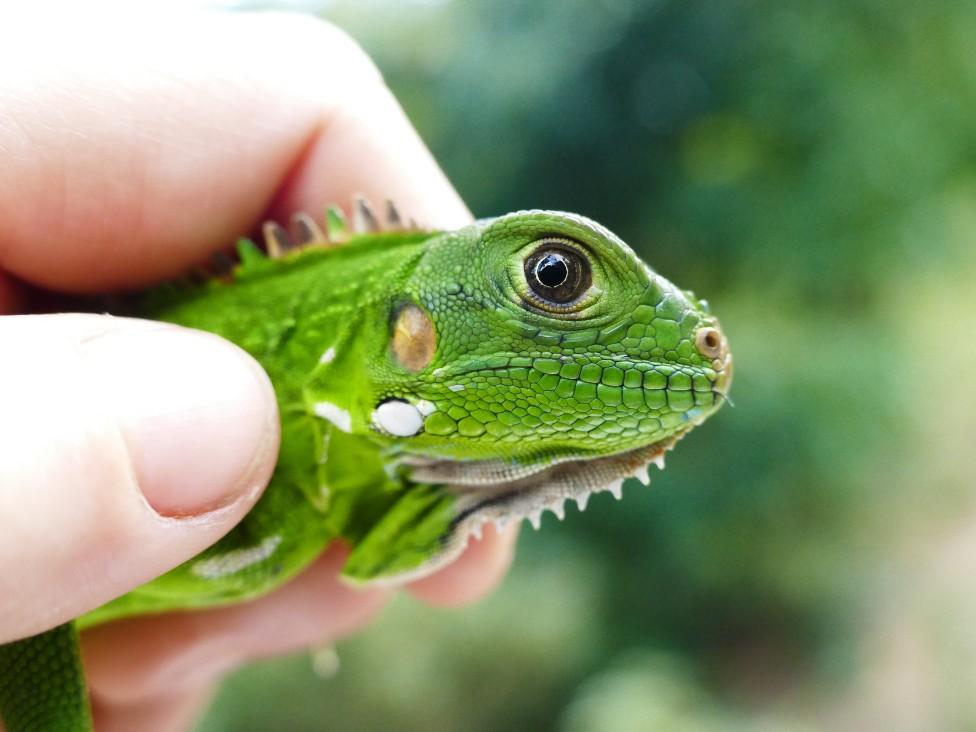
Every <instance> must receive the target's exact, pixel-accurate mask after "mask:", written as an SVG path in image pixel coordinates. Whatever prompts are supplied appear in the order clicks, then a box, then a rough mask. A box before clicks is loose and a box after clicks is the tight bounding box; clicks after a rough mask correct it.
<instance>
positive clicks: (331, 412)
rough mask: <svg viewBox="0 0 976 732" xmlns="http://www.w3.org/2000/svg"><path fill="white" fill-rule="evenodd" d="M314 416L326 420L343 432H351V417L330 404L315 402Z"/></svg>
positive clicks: (340, 408)
mask: <svg viewBox="0 0 976 732" xmlns="http://www.w3.org/2000/svg"><path fill="white" fill-rule="evenodd" d="M315 415H316V416H317V417H321V418H322V419H327V420H328V421H329V422H331V423H332V424H334V425H335V426H336V427H338V428H339V429H340V430H342V431H343V432H352V417H351V416H349V412H347V411H346V410H345V409H343V408H342V407H337V406H336V405H335V404H332V403H331V402H317V403H316V405H315Z"/></svg>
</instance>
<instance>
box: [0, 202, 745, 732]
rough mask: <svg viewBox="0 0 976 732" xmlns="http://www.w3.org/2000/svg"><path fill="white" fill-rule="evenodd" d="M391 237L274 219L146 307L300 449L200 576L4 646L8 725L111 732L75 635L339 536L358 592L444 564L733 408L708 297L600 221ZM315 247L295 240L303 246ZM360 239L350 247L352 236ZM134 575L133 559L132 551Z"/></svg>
mask: <svg viewBox="0 0 976 732" xmlns="http://www.w3.org/2000/svg"><path fill="white" fill-rule="evenodd" d="M383 218H384V222H383V223H382V225H381V224H380V222H379V220H378V217H377V215H376V214H374V212H373V210H372V209H371V208H370V207H369V205H368V204H367V203H366V202H365V201H364V200H359V201H357V205H356V209H355V216H354V223H355V225H354V226H353V227H352V231H349V230H348V229H347V227H346V224H345V220H344V219H343V217H342V214H341V213H340V212H339V211H338V210H337V209H334V208H333V209H330V210H329V211H328V212H327V214H326V220H325V226H324V229H325V231H324V232H323V231H322V230H321V229H320V227H319V226H318V225H317V224H316V223H315V221H314V220H313V219H311V218H310V217H308V216H305V215H299V216H296V217H295V220H294V234H293V235H290V234H289V233H288V232H286V231H285V230H284V229H283V228H282V227H281V226H278V225H276V224H267V225H266V226H265V239H266V250H267V253H266V254H265V253H264V252H262V251H261V250H260V249H259V248H258V247H257V246H256V245H255V244H253V243H252V242H251V241H249V240H246V239H245V240H242V241H241V242H239V244H238V259H239V261H238V262H237V264H236V265H235V266H234V267H233V270H232V272H230V273H229V274H227V275H225V276H222V277H215V278H212V279H210V280H209V281H207V282H204V283H201V284H198V285H194V286H183V287H180V286H176V285H171V286H164V287H161V288H158V289H156V290H153V291H150V292H149V293H147V294H146V295H145V296H144V297H143V298H141V300H140V301H139V306H138V314H140V315H141V316H143V317H149V318H155V319H159V320H165V321H171V322H173V323H178V324H182V325H185V326H189V327H193V328H199V329H203V330H208V331H212V332H214V333H217V334H219V335H221V336H223V337H225V338H228V339H230V340H231V341H233V342H235V343H237V344H238V345H240V346H241V347H243V348H244V349H245V350H247V351H248V352H249V353H251V354H252V355H253V356H254V357H255V358H257V359H258V361H259V362H260V363H261V364H262V365H263V367H264V368H265V369H266V370H267V372H268V374H269V375H270V377H271V381H272V383H273V384H274V386H275V390H276V393H277V398H278V404H279V410H280V414H281V429H282V438H281V452H280V457H279V460H278V464H277V468H276V470H275V472H274V475H273V477H272V479H271V482H270V484H269V485H268V488H267V490H266V491H265V493H264V495H263V497H262V498H261V499H260V501H259V502H258V504H257V505H256V506H255V507H254V508H253V510H251V512H250V513H249V514H248V515H247V516H246V517H245V518H244V520H243V521H242V522H241V523H240V524H239V525H238V526H237V527H236V528H235V529H233V530H232V531H231V532H230V533H229V534H227V535H226V536H225V537H224V538H223V539H221V540H220V541H219V542H217V543H216V544H214V545H213V546H212V547H210V548H209V549H207V550H206V551H205V552H203V553H202V554H200V555H199V556H197V557H196V558H194V559H192V560H191V561H189V562H187V563H185V564H183V565H181V566H179V567H177V568H176V569H173V570H172V571H170V572H168V573H166V574H164V575H162V576H161V577H159V578H157V579H155V580H153V581H152V582H150V583H148V584H146V585H144V586H142V587H140V588H138V589H136V590H134V591H133V592H131V593H129V594H127V595H125V596H123V597H120V598H118V599H116V600H114V601H112V602H110V603H108V604H107V605H105V606H103V607H101V608H99V609H97V610H95V611H94V612H92V613H90V614H88V615H86V616H84V617H82V618H80V619H78V620H77V621H76V622H75V623H71V624H68V625H63V626H60V627H58V628H55V629H54V630H51V631H48V632H46V633H43V634H41V635H38V636H35V637H32V638H27V639H24V640H20V641H16V642H14V643H11V644H8V645H5V646H0V716H2V718H3V719H4V721H5V724H6V728H7V732H30V731H43V732H61V731H65V732H67V731H69V730H70V731H71V732H78V731H81V730H90V729H91V721H90V713H89V710H88V702H87V695H86V690H85V681H84V677H83V673H82V669H81V663H80V658H79V651H78V645H77V635H76V634H77V629H78V628H85V627H88V626H91V625H94V624H96V623H102V622H105V621H109V620H112V619H115V618H121V617H124V616H129V615H135V614H140V613H157V612H161V611H166V610H176V609H188V608H202V607H209V606H214V605H221V604H226V603H233V602H239V601H242V600H246V599H249V598H253V597H255V596H257V595H261V594H262V593H266V592H268V591H270V590H272V589H273V588H275V587H277V586H278V585H280V584H281V583H282V582H285V581H287V580H288V579H289V578H290V577H292V576H294V575H295V574H296V573H297V572H299V571H300V570H301V569H303V568H304V567H305V566H307V565H308V564H309V563H310V562H311V561H312V560H313V559H314V558H315V557H316V556H317V555H318V554H319V553H320V552H322V550H323V548H324V547H325V546H326V545H327V544H328V543H329V542H330V541H332V540H333V539H337V538H341V539H343V540H344V541H345V542H346V543H347V544H348V545H349V546H350V548H351V553H350V554H349V557H348V560H347V562H346V564H345V566H344V569H343V574H344V576H345V577H346V578H348V579H349V580H351V581H354V582H375V581H383V582H400V581H404V580H406V579H410V578H416V577H420V576H422V575H426V574H428V573H430V572H432V571H434V570H435V569H437V568H439V567H442V566H444V565H445V564H447V563H448V562H450V561H451V560H453V559H454V558H455V557H457V556H458V554H459V553H460V552H461V551H462V550H463V549H464V547H465V546H466V545H467V542H468V540H469V538H470V537H471V536H475V537H478V536H480V535H481V531H482V526H483V525H484V524H485V523H486V522H489V521H491V522H494V523H495V524H497V525H499V526H501V525H504V524H505V523H508V522H512V521H519V520H521V519H523V518H528V519H529V520H530V521H531V522H532V523H533V525H535V526H538V523H539V520H540V517H541V514H542V513H543V512H544V511H546V510H549V511H552V512H553V513H555V514H556V515H557V516H558V517H560V518H562V516H563V504H564V502H565V501H566V500H567V499H572V500H574V501H575V502H576V503H577V505H578V506H579V507H580V508H581V509H582V508H584V507H585V506H586V501H587V498H588V497H589V496H590V495H591V494H592V493H594V492H600V491H609V492H610V493H612V494H613V495H614V496H616V497H617V498H619V497H620V491H621V485H622V483H623V481H624V479H625V478H627V477H630V476H636V477H638V478H640V479H641V480H642V481H643V482H645V483H646V482H648V478H647V467H648V465H649V464H650V463H656V464H657V465H658V467H663V457H664V453H665V451H667V450H670V449H671V448H672V446H673V445H674V443H675V442H676V441H677V440H678V439H679V438H680V437H682V436H683V435H685V434H686V433H687V432H688V431H689V430H690V429H691V428H692V427H694V426H695V425H697V424H700V423H701V422H702V421H703V420H705V419H706V418H707V417H708V416H709V415H710V414H711V413H713V412H714V411H715V410H716V409H718V408H719V407H720V406H721V404H722V403H723V401H725V398H726V395H727V392H728V389H729V385H730V381H731V374H732V361H731V357H730V354H729V351H728V347H727V344H726V341H725V338H724V337H723V335H722V332H721V331H720V330H719V326H718V322H717V321H716V319H715V318H714V317H713V316H712V315H711V314H710V313H709V310H708V306H707V305H706V303H705V302H704V301H702V300H698V299H696V298H695V296H694V295H693V294H692V293H691V292H688V291H684V290H679V289H678V288H676V287H675V286H674V285H672V284H671V283H670V282H668V281H667V280H666V279H664V278H663V277H661V276H660V275H658V274H657V273H655V272H654V271H653V270H651V269H650V268H649V267H648V266H647V265H646V264H644V263H643V262H642V261H641V260H640V259H638V257H637V256H636V255H635V254H634V252H633V251H631V249H630V248H629V247H627V245H626V244H624V243H623V242H622V241H621V240H620V239H618V238H617V237H616V236H614V235H613V234H612V233H611V232H609V231H608V230H607V229H605V228H603V227H602V226H600V225H599V224H597V223H595V222H593V221H590V220H588V219H586V218H584V217H582V216H578V215H575V214H568V213H558V212H551V211H523V212H519V213H513V214H509V215H506V216H501V217H498V218H493V219H484V220H481V221H477V222H475V223H473V224H471V225H470V226H467V227H465V228H463V229H460V230H458V231H448V232H443V231H420V230H417V228H416V227H415V226H413V225H409V226H405V225H403V224H402V223H401V219H400V216H399V214H398V213H397V211H396V209H395V208H394V207H393V206H392V205H388V206H387V211H386V212H385V216H384V217H383ZM293 236H294V239H293V238H292V237H293ZM340 243H341V244H342V245H341V246H340V245H339V244H340ZM122 561H124V560H122Z"/></svg>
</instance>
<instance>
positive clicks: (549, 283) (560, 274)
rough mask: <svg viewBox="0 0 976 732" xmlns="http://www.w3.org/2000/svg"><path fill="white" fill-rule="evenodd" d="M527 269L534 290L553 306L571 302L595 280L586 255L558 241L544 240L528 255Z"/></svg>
mask: <svg viewBox="0 0 976 732" xmlns="http://www.w3.org/2000/svg"><path fill="white" fill-rule="evenodd" d="M524 269H525V280H526V282H528V283H529V287H530V288H531V289H532V292H533V293H534V294H535V295H536V296H537V297H539V298H541V299H542V300H543V301H545V302H547V303H551V304H554V305H566V304H567V303H571V302H572V301H573V300H576V299H577V298H579V296H580V295H582V294H583V293H584V292H586V291H587V290H588V289H589V288H590V285H591V284H592V282H593V275H592V273H591V271H590V263H589V262H588V261H587V259H586V257H584V256H583V255H582V254H580V253H579V252H576V251H574V250H573V249H570V248H569V247H568V246H565V245H561V243H560V242H558V241H547V242H543V244H542V245H541V246H540V247H538V248H537V249H536V250H535V251H534V252H532V254H530V255H529V256H528V257H526V259H525V267H524Z"/></svg>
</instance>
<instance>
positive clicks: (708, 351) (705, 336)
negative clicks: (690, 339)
mask: <svg viewBox="0 0 976 732" xmlns="http://www.w3.org/2000/svg"><path fill="white" fill-rule="evenodd" d="M695 347H696V348H697V349H698V352H699V353H700V354H701V355H702V356H705V358H720V357H721V356H722V350H723V349H722V334H721V333H719V331H718V329H717V328H702V329H701V330H699V331H698V332H697V333H696V334H695Z"/></svg>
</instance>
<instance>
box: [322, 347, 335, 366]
mask: <svg viewBox="0 0 976 732" xmlns="http://www.w3.org/2000/svg"><path fill="white" fill-rule="evenodd" d="M335 357H336V351H335V348H333V347H332V346H329V347H328V348H326V349H325V353H323V354H322V357H321V358H320V359H319V363H332V362H333V361H335Z"/></svg>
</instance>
